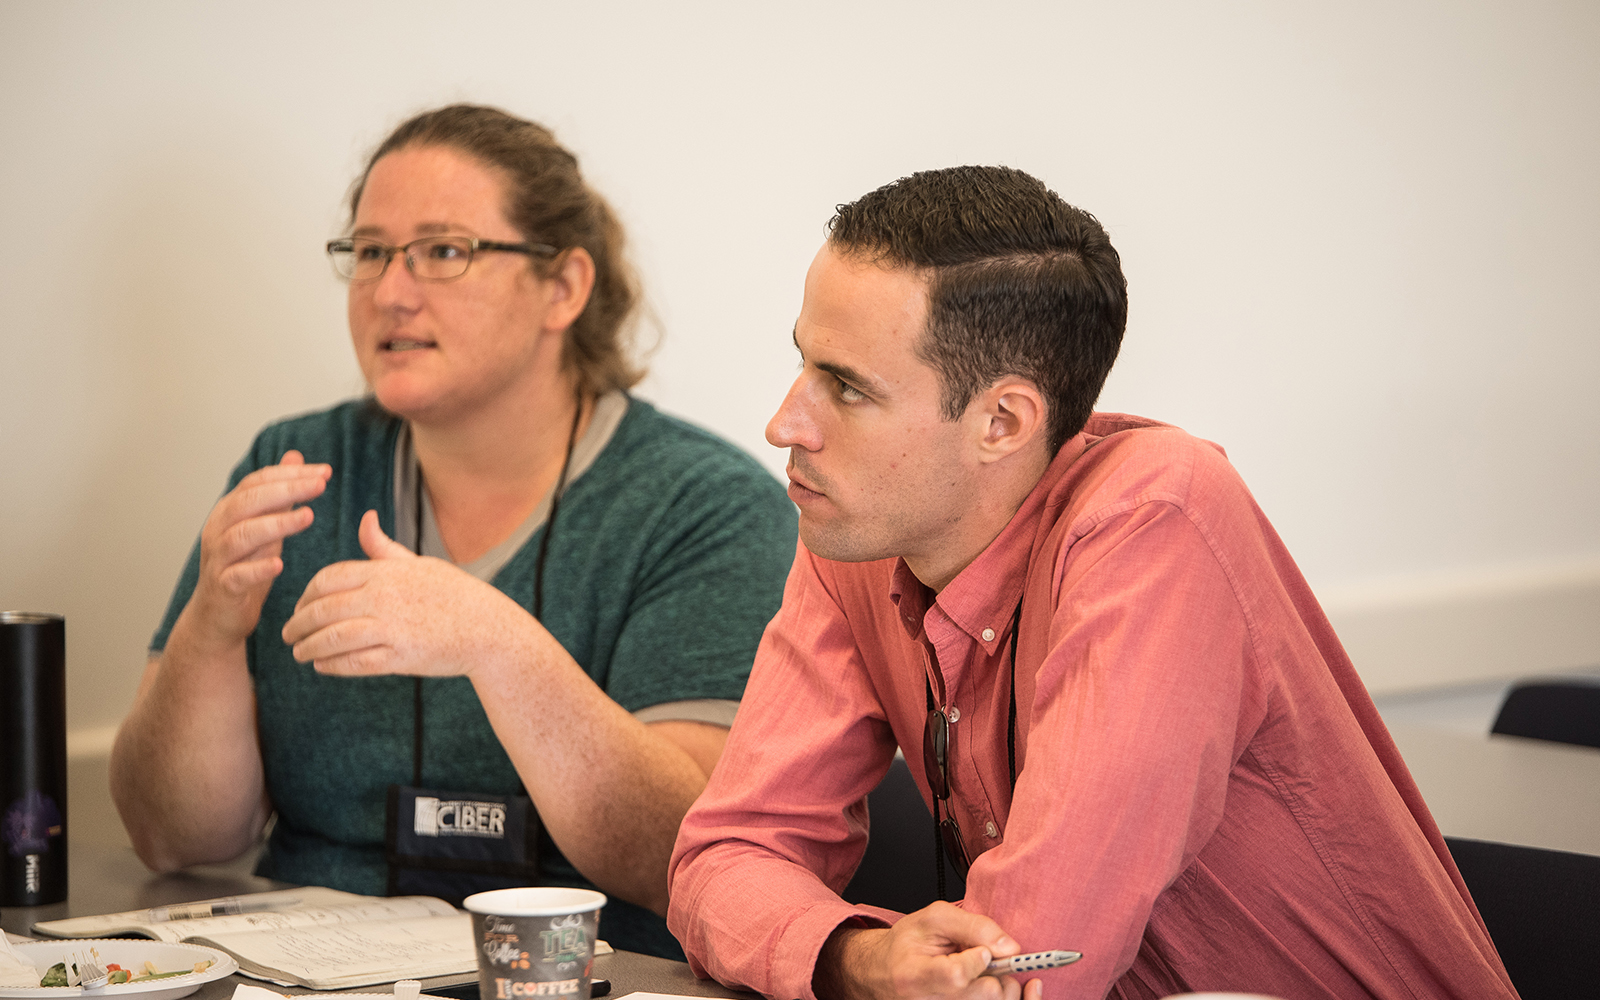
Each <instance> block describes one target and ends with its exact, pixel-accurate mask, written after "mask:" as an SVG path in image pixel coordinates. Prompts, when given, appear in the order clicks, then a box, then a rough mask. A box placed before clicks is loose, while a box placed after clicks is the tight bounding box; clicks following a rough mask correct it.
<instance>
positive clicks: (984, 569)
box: [889, 432, 1093, 656]
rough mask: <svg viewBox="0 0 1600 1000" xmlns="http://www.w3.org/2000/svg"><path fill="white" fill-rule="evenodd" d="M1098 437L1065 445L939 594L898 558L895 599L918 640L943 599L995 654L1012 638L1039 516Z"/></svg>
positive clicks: (952, 615)
mask: <svg viewBox="0 0 1600 1000" xmlns="http://www.w3.org/2000/svg"><path fill="white" fill-rule="evenodd" d="M1092 440H1093V438H1092V437H1091V436H1090V435H1089V434H1088V433H1087V432H1080V433H1078V434H1077V435H1075V436H1074V437H1072V438H1071V439H1070V440H1068V441H1067V442H1066V443H1065V444H1063V445H1062V446H1061V449H1060V450H1059V451H1057V452H1056V457H1055V458H1054V459H1052V460H1051V462H1050V464H1049V466H1047V467H1046V468H1045V470H1044V475H1042V476H1040V477H1039V481H1038V482H1037V483H1035V484H1034V485H1033V489H1032V490H1030V491H1029V492H1028V496H1027V498H1026V499H1024V500H1023V501H1022V506H1020V507H1018V508H1017V512H1016V513H1015V514H1013V515H1012V516H1011V520H1010V521H1009V522H1007V523H1006V526H1005V527H1004V528H1003V529H1001V531H1000V534H998V535H996V536H995V539H994V541H992V542H990V543H989V545H988V547H986V548H985V549H984V550H983V551H982V552H980V553H978V557H977V558H976V559H974V560H972V562H970V563H968V564H967V566H966V568H965V569H963V570H962V571H961V572H960V573H957V574H956V576H955V579H953V580H951V581H950V583H949V584H948V585H947V586H946V587H945V588H944V590H942V591H940V592H939V594H938V595H937V597H935V596H934V594H933V591H931V590H929V589H928V587H926V586H925V585H924V584H923V583H922V581H921V580H918V579H917V577H916V574H914V573H912V572H911V568H910V567H909V566H907V565H906V561H905V560H904V559H896V560H895V567H894V574H893V575H892V577H891V578H890V584H889V599H890V600H891V601H892V602H894V604H895V606H896V608H897V609H898V610H899V613H900V614H899V617H900V624H901V626H902V627H903V628H905V629H906V632H907V634H908V635H910V636H911V637H912V638H913V639H915V638H917V637H918V636H920V635H921V634H922V632H923V621H924V618H925V616H926V615H927V612H928V609H929V608H930V607H931V606H932V605H933V604H935V603H937V604H938V605H939V607H940V609H941V610H943V611H944V613H945V615H946V616H948V617H949V619H950V620H951V621H952V622H953V623H955V625H956V627H958V628H960V629H961V630H962V631H963V632H965V633H967V635H969V636H971V637H972V640H973V642H975V643H977V644H978V645H980V646H982V647H983V649H984V651H985V652H986V653H987V654H989V655H991V656H992V655H994V653H995V651H996V650H997V649H999V648H1000V644H1001V643H1003V642H1005V641H1006V638H1007V634H1008V631H1009V629H1010V627H1011V619H1012V615H1013V613H1014V612H1015V611H1016V609H1017V602H1018V601H1019V600H1021V598H1022V590H1023V587H1024V585H1025V584H1026V582H1027V576H1028V563H1029V560H1030V558H1031V557H1032V555H1033V545H1034V542H1035V541H1036V539H1037V538H1038V536H1039V531H1038V528H1039V520H1040V518H1041V517H1042V516H1043V515H1044V511H1045V508H1046V507H1047V506H1055V505H1057V504H1056V503H1055V502H1054V501H1055V499H1056V498H1055V497H1054V494H1055V492H1056V487H1057V486H1058V485H1060V484H1061V481H1062V479H1064V478H1065V477H1066V475H1067V470H1068V469H1070V468H1071V467H1072V465H1073V463H1074V462H1076V461H1077V460H1078V457H1079V456H1080V455H1082V453H1083V450H1084V449H1085V448H1086V447H1088V445H1089V443H1090V442H1091V441H1092Z"/></svg>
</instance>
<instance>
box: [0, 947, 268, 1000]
mask: <svg viewBox="0 0 1600 1000" xmlns="http://www.w3.org/2000/svg"><path fill="white" fill-rule="evenodd" d="M11 947H12V948H13V949H15V951H16V953H17V954H18V955H21V956H22V957H23V959H24V960H26V961H29V962H32V963H33V965H34V968H36V969H38V970H39V975H41V976H42V975H44V974H45V973H46V972H48V971H49V970H50V966H52V965H54V964H56V963H57V962H73V961H76V960H77V959H76V956H77V953H78V952H80V951H81V952H83V953H84V954H88V952H89V949H90V948H93V949H94V950H95V951H96V952H98V953H99V955H100V964H101V965H108V964H110V963H112V962H115V963H117V964H118V965H120V966H122V967H124V968H127V969H142V968H144V963H145V962H154V963H156V968H157V969H160V970H161V971H162V972H170V971H173V970H176V969H187V968H191V967H193V965H194V963H196V962H203V961H205V960H206V959H208V958H209V959H211V961H212V965H211V968H209V969H207V970H206V971H204V972H190V973H187V974H185V975H182V976H171V977H168V978H166V979H152V980H151V981H149V982H147V983H120V984H118V985H116V986H107V987H106V988H105V989H103V990H97V991H95V993H94V994H93V995H94V996H107V997H116V996H123V995H130V994H135V993H136V994H138V995H139V1000H177V998H178V997H186V996H188V995H189V994H191V993H193V992H194V991H195V990H197V989H199V988H200V985H201V984H202V983H209V982H211V981H212V980H214V979H222V978H224V977H225V976H231V975H233V974H234V973H235V972H238V971H239V963H238V962H235V961H234V960H233V956H232V955H229V954H228V953H227V952H225V951H218V950H217V949H215V948H205V947H202V946H200V945H197V944H168V943H167V942H165V941H145V940H142V939H133V938H117V939H115V940H112V939H109V938H105V939H88V940H86V939H83V938H71V939H65V940H61V941H28V942H25V943H24V942H14V943H13V944H12V945H11ZM82 994H83V990H82V988H81V987H77V986H33V987H27V986H0V997H33V998H40V997H75V996H81V995H82Z"/></svg>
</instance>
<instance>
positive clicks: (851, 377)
mask: <svg viewBox="0 0 1600 1000" xmlns="http://www.w3.org/2000/svg"><path fill="white" fill-rule="evenodd" d="M798 330H799V327H798V326H797V327H795V329H793V330H790V331H789V339H790V340H792V341H794V349H795V350H797V351H799V352H800V360H801V362H804V361H805V357H806V352H805V350H804V349H803V348H801V346H800V335H799V333H798V332H797V331H798ZM811 365H812V367H814V368H816V369H817V370H818V371H823V372H827V373H828V374H829V375H832V376H833V377H834V378H836V379H838V380H839V381H841V382H849V383H850V384H851V385H853V386H855V387H856V388H857V389H867V390H870V391H871V392H873V393H875V394H876V395H879V396H883V395H887V394H888V391H889V387H888V385H886V384H885V383H884V381H883V380H882V379H878V378H873V377H872V376H871V375H868V374H867V373H865V372H861V371H857V370H856V369H854V368H851V367H850V366H849V365H841V364H837V363H835V362H832V361H813V362H811Z"/></svg>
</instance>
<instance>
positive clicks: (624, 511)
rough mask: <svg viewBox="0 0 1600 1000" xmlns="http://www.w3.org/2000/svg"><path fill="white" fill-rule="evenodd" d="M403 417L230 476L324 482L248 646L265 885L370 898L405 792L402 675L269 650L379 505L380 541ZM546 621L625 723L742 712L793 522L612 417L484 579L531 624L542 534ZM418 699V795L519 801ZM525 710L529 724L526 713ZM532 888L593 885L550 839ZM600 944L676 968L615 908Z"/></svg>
mask: <svg viewBox="0 0 1600 1000" xmlns="http://www.w3.org/2000/svg"><path fill="white" fill-rule="evenodd" d="M401 426H402V424H401V421H400V420H399V419H397V418H395V417H393V416H391V415H389V414H387V413H385V412H383V411H382V409H380V408H379V407H378V406H377V405H376V403H374V402H372V401H371V400H357V401H352V402H348V403H344V404H342V405H340V406H337V407H334V408H333V409H330V410H325V411H322V412H318V413H312V414H308V415H306V416H302V417H296V418H293V419H290V420H285V421H282V422H280V423H276V424H272V425H271V426H269V427H267V428H266V429H265V430H263V431H262V432H261V433H260V434H259V435H258V436H257V437H256V440H255V443H254V444H253V445H252V446H251V448H250V451H249V453H248V454H247V455H246V456H245V458H244V459H243V460H242V461H241V462H240V463H239V465H238V466H237V467H235V469H234V470H233V474H232V477H231V478H230V479H229V483H228V488H229V489H232V488H233V486H234V485H235V484H237V483H238V482H239V480H240V479H242V478H244V476H246V475H248V474H249V473H250V472H252V471H254V470H256V469H259V468H262V467H264V466H267V465H272V464H275V463H276V462H278V461H279V459H280V458H281V456H282V455H283V453H284V452H285V451H287V450H289V449H291V448H294V449H298V450H299V451H300V452H301V453H302V454H304V455H305V460H306V461H307V462H311V463H315V462H326V463H329V464H330V465H331V466H332V467H333V475H332V478H331V479H330V481H329V483H328V487H327V490H326V492H324V493H323V495H322V496H320V497H318V498H317V499H316V500H314V501H312V502H311V504H310V506H311V508H312V509H313V511H314V512H315V514H316V518H315V520H314V521H313V522H312V524H311V527H309V528H308V529H306V530H305V531H304V532H302V533H301V534H299V535H295V536H294V537H292V538H289V539H287V540H286V541H285V542H284V546H283V563H284V568H283V573H282V574H281V575H280V576H279V577H278V579H277V580H276V581H275V582H274V584H273V587H272V590H271V591H270V593H269V594H268V595H267V599H266V602H265V604H264V605H263V607H262V613H261V619H260V622H259V624H258V625H257V627H256V630H255V632H254V634H253V635H252V636H251V637H250V639H249V642H248V645H247V655H248V660H249V667H250V672H251V676H252V677H253V679H254V681H255V690H256V700H257V705H258V711H259V718H260V734H261V757H262V763H263V766H264V768H265V773H266V783H267V792H268V795H269V796H270V797H271V800H272V804H273V807H274V808H275V810H276V812H277V822H276V824H275V825H274V827H273V831H272V835H271V838H270V840H269V842H268V847H267V853H266V855H265V857H264V858H263V861H262V868H261V871H262V874H266V875H270V876H271V877H273V878H277V879H281V880H283V881H287V882H296V883H301V884H315V885H326V886H332V887H334V888H338V889H344V890H347V891H350V892H359V893H365V894H369V895H382V894H383V892H384V889H385V887H386V868H385V864H384V856H383V847H384V826H385V795H386V790H387V788H388V786H389V785H391V784H402V785H409V784H412V783H413V782H412V777H413V775H412V751H413V690H414V681H413V679H412V678H410V677H354V678H353V677H327V676H323V675H320V674H318V673H316V672H315V671H314V670H313V669H312V668H311V666H310V664H300V663H296V662H295V660H294V658H293V656H292V655H291V654H290V649H289V647H288V646H287V645H285V644H284V642H283V640H282V638H280V632H281V630H282V627H283V624H284V622H285V621H287V620H288V618H289V616H290V615H291V614H293V611H294V605H295V602H296V601H297V600H298V599H299V597H300V594H301V593H302V592H303V591H304V590H305V587H306V584H307V583H308V582H309V581H310V579H311V577H312V576H313V575H315V574H316V573H317V571H318V570H320V569H321V568H322V567H324V566H326V565H328V564H330V563H333V562H339V561H342V560H348V559H364V558H365V555H364V554H363V553H362V551H361V546H360V543H359V541H358V539H357V534H356V533H357V528H358V526H359V524H360V521H361V516H362V514H363V513H365V512H366V511H367V510H376V511H377V512H378V518H379V521H380V522H381V523H382V526H383V528H384V530H385V531H386V532H388V533H389V534H390V535H391V536H393V534H394V532H395V525H394V475H395V469H394V463H395V444H396V440H397V437H398V435H399V433H400V429H401ZM546 531H550V532H551V534H550V540H549V551H548V553H547V555H546V557H545V568H544V583H543V604H544V607H543V615H542V619H541V620H542V622H543V624H544V626H545V627H546V628H547V629H548V630H549V631H550V633H551V634H552V635H553V636H554V637H555V638H556V639H557V640H558V641H559V642H560V643H561V644H562V646H564V647H565V648H566V650H567V652H568V653H570V654H571V655H572V657H573V659H574V660H576V661H577V662H578V664H579V665H580V666H581V667H583V668H584V670H586V671H587V672H588V674H589V676H590V677H592V678H593V679H594V681H595V683H596V684H598V685H599V686H600V687H601V689H602V690H604V691H605V692H606V693H607V694H608V695H610V696H611V698H612V699H614V700H615V701H616V702H617V703H618V704H620V705H621V706H622V707H623V708H625V709H627V710H628V711H630V712H635V711H639V710H640V709H643V708H647V707H649V706H651V705H658V704H663V703H666V702H675V701H686V700H691V699H702V698H709V699H735V700H736V699H738V698H739V697H740V695H741V693H742V692H743V690H744V684H745V679H746V677H747V676H748V674H749V672H750V664H751V661H752V660H753V659H754V658H755V651H756V646H757V644H758V643H759V641H760V638H761V633H762V630H763V629H764V628H765V627H766V624H767V621H768V620H769V619H770V618H771V617H772V615H773V614H774V613H776V611H777V609H778V605H779V604H780V603H781V602H782V597H783V584H784V579H785V577H786V575H787V573H788V569H789V565H790V563H791V562H792V561H793V557H794V549H795V536H796V516H795V511H794V507H793V505H792V504H790V502H789V500H788V498H787V497H786V496H785V494H784V492H783V489H782V488H781V487H780V486H779V485H778V483H777V482H776V481H775V480H774V479H773V478H772V476H771V475H770V474H768V473H767V472H766V470H765V469H763V468H762V467H761V466H760V465H759V464H758V463H756V462H755V460H754V459H752V458H750V457H749V456H748V455H746V454H745V453H744V452H742V451H740V450H738V449H737V448H735V447H733V446H732V445H730V444H728V443H727V442H725V441H723V440H721V439H720V438H717V437H716V436H714V435H712V434H709V433H707V432H705V431H702V430H699V429H697V428H694V427H691V426H689V425H688V424H685V423H683V422H682V421H679V420H675V419H673V418H671V417H668V416H665V415H663V414H661V413H659V412H658V411H657V410H656V409H655V408H654V407H652V406H650V405H649V404H648V403H645V402H643V401H640V400H637V399H631V400H629V406H628V412H627V414H626V415H625V416H624V417H623V418H622V421H621V423H620V424H619V425H618V426H617V429H616V431H615V433H614V434H613V435H612V438H611V440H610V441H609V442H608V443H607V444H606V446H605V448H604V450H603V451H601V453H600V454H599V455H598V456H597V457H596V459H595V460H594V463H593V465H591V466H590V467H589V468H588V469H587V470H586V471H584V472H583V473H582V475H580V476H579V477H578V478H577V479H575V480H573V481H572V482H571V483H569V484H568V486H567V488H566V491H565V492H564V494H563V495H562V498H561V504H560V509H559V512H558V513H557V515H556V518H555V521H554V525H553V527H552V526H551V525H550V524H549V523H547V524H545V525H544V526H541V527H540V528H539V529H538V530H537V531H535V532H534V534H533V536H532V537H531V538H529V539H528V541H527V542H526V543H525V544H524V545H523V546H522V548H521V549H520V550H518V551H517V553H516V554H515V555H513V556H512V557H511V558H510V560H509V561H508V562H506V564H505V565H504V566H503V567H501V569H500V571H499V572H498V573H497V574H496V576H495V577H494V579H493V581H492V583H493V585H494V586H495V587H497V588H498V589H500V590H501V591H503V592H504V593H505V594H507V595H508V596H510V597H511V598H512V599H513V600H515V601H516V602H517V603H518V604H521V605H522V606H523V607H525V608H529V609H530V610H531V608H532V604H533V588H534V576H535V564H536V559H537V553H538V550H539V545H540V541H541V538H542V536H543V535H544V533H545V532H546ZM198 573H199V543H198V542H196V544H195V548H194V550H193V551H192V552H191V553H190V556H189V561H188V564H187V565H186V566H185V568H184V571H183V575H182V577H181V578H180V579H179V581H178V586H177V589H176V591H175V592H174V594H173V596H172V600H171V603H170V604H169V606H168V608H167V613H166V617H165V619H164V620H163V621H162V623H161V627H160V629H159V630H158V631H157V632H156V634H155V637H154V638H153V639H152V641H151V648H152V651H159V650H161V649H162V648H164V647H165V645H166V641H167V636H168V633H169V632H170V631H171V629H172V625H173V623H174V622H175V621H176V620H177V617H178V613H179V612H180V611H182V610H183V607H184V605H185V604H187V603H188V601H189V597H190V595H191V594H192V593H193V590H194V587H195V582H196V579H197V577H198ZM423 686H424V705H425V710H424V718H425V722H426V728H425V736H424V740H423V755H422V756H423V766H422V780H421V781H420V782H418V784H420V785H422V786H425V787H430V788H449V789H463V790H467V789H470V790H472V791H479V792H488V793H491V794H506V793H511V792H515V791H517V790H518V788H519V787H520V780H519V778H518V776H517V772H516V769H515V768H514V767H513V766H512V764H511V760H510V758H509V757H507V755H506V753H505V751H504V750H503V749H502V748H501V746H500V743H499V740H498V739H497V738H496V737H495V734H494V731H493V730H492V729H491V728H490V726H489V722H488V719H487V717H486V716H485V715H484V711H483V708H482V706H481V705H480V704H479V702H478V698H477V695H476V694H475V692H474V691H473V689H472V685H471V682H470V681H468V680H466V679H465V678H460V677H452V678H429V679H427V680H425V681H424V682H423ZM541 710H542V708H541V706H539V705H537V704H533V705H529V706H527V711H529V712H537V711H541ZM539 863H540V868H541V871H542V872H543V875H542V880H543V881H545V882H546V883H548V884H564V885H577V886H589V883H588V882H587V881H586V880H585V879H584V878H583V876H582V875H580V874H579V873H578V872H577V870H576V869H574V868H573V867H572V865H571V864H570V863H569V862H568V861H567V860H566V858H564V857H562V856H561V855H560V853H559V852H558V851H556V849H555V847H554V845H553V844H551V843H550V842H549V839H548V837H546V838H545V839H544V842H543V845H542V847H541V853H540V859H539ZM603 920H604V923H603V931H602V936H603V937H605V938H606V939H607V940H609V941H611V942H612V943H613V944H614V945H616V946H617V947H619V948H626V949H629V950H633V951H642V952H646V953H650V954H661V955H668V956H672V957H679V956H681V951H679V949H678V947H677V943H676V942H675V941H674V940H673V939H672V937H671V936H670V935H669V934H668V933H667V930H666V925H665V922H664V921H663V920H661V919H660V918H659V917H656V916H655V915H654V914H652V913H649V912H648V911H646V910H644V909H642V908H640V907H637V906H633V905H631V904H629V903H626V902H623V901H621V900H616V901H613V902H612V903H611V904H610V905H608V906H607V907H606V910H605V913H604V916H603Z"/></svg>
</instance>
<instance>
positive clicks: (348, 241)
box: [325, 236, 561, 285]
mask: <svg viewBox="0 0 1600 1000" xmlns="http://www.w3.org/2000/svg"><path fill="white" fill-rule="evenodd" d="M357 241H359V242H361V243H364V244H366V245H368V246H374V247H378V248H380V249H381V250H383V267H381V268H379V269H378V273H377V274H374V275H372V276H371V277H367V278H357V277H356V276H355V275H353V274H345V273H344V272H343V271H341V270H339V264H338V258H337V257H335V256H334V255H335V254H339V253H352V254H353V253H354V252H355V249H356V243H357ZM439 242H461V243H465V244H467V262H466V264H464V265H463V266H462V268H461V274H452V275H450V276H449V277H445V278H434V277H430V276H428V275H425V274H418V273H417V259H416V257H415V256H413V255H412V253H411V248H412V247H414V246H416V245H417V244H419V243H439ZM325 250H326V251H327V254H328V257H329V260H330V263H332V264H333V273H334V274H336V275H338V276H339V278H340V280H342V281H348V282H350V283H352V284H357V285H364V284H366V283H367V282H369V281H377V280H378V279H380V278H382V277H383V276H384V275H385V274H387V273H389V262H390V261H392V260H394V255H395V254H402V255H404V257H405V261H406V270H408V271H410V272H411V275H412V277H414V278H416V279H417V280H418V281H454V280H456V279H457V278H459V277H461V275H462V274H466V273H467V271H468V270H469V269H470V268H471V267H472V262H473V260H474V259H475V258H476V257H477V256H478V251H480V250H489V251H496V252H499V253H520V254H525V255H527V256H529V257H554V256H556V255H557V254H559V253H560V252H561V251H560V250H558V249H557V248H555V247H553V246H551V245H550V244H548V243H503V242H501V241H499V240H480V239H478V238H477V237H475V236H421V237H418V238H417V239H414V240H412V241H411V242H409V243H402V244H400V245H399V246H395V245H394V244H390V243H384V242H381V241H379V240H372V239H367V238H366V237H363V236H345V237H342V238H340V239H336V240H329V241H328V242H327V244H326V246H325Z"/></svg>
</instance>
